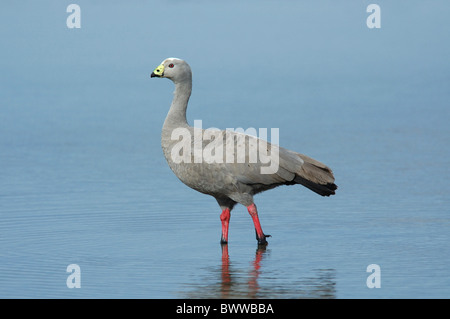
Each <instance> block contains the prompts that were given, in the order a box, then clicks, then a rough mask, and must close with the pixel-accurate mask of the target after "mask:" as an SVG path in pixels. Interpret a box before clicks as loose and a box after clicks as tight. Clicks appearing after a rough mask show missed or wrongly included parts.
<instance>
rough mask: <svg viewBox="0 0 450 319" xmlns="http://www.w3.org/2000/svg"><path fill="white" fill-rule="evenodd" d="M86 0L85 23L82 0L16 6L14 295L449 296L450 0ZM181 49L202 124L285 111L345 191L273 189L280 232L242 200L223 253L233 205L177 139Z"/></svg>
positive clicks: (0, 278) (10, 190) (6, 220)
mask: <svg viewBox="0 0 450 319" xmlns="http://www.w3.org/2000/svg"><path fill="white" fill-rule="evenodd" d="M76 3H77V4H79V5H80V8H81V28H80V29H68V28H67V26H66V18H67V16H68V15H69V13H66V7H67V5H68V4H69V3H62V2H61V1H56V0H55V1H40V2H39V3H36V2H34V1H33V2H32V1H21V2H20V3H14V4H13V3H6V4H5V3H2V4H1V10H0V21H1V22H0V24H1V25H0V26H1V27H0V38H1V39H2V40H1V48H2V49H1V50H0V88H1V89H0V90H1V94H0V297H2V298H236V297H237V298H449V297H450V276H449V275H448V265H449V264H450V248H449V244H448V243H449V239H450V238H449V233H450V200H449V195H448V194H449V193H450V186H449V182H448V179H449V177H450V169H449V167H450V165H449V164H450V160H449V158H450V148H449V144H450V128H449V125H448V123H449V120H450V110H449V107H448V101H449V100H450V90H449V87H450V60H449V59H448V56H450V41H449V31H450V30H449V27H448V23H447V20H448V16H449V14H450V4H449V3H448V2H447V1H433V3H425V2H422V1H395V3H392V1H378V2H377V3H378V4H379V5H380V7H381V10H382V11H381V12H382V13H381V18H382V24H381V26H382V27H381V29H369V28H367V26H366V18H367V16H368V13H366V7H367V5H368V4H369V3H370V2H369V1H363V2H362V3H358V4H356V3H353V2H350V1H347V2H345V3H344V4H343V3H335V2H332V1H314V2H313V1H308V2H301V3H297V2H292V1H277V2H276V3H275V2H270V1H262V2H261V1H250V2H245V3H241V2H238V1H231V2H222V3H210V2H206V1H185V2H178V1H171V2H163V1H148V2H145V3H144V2H138V3H133V4H127V5H125V4H121V3H119V2H118V1H95V2H91V1H78V2H76ZM169 56H176V57H180V58H183V59H185V60H187V61H188V62H189V63H190V65H191V67H192V69H193V75H194V91H193V95H192V98H191V101H190V106H189V109H188V120H189V121H190V122H191V123H193V121H194V120H195V119H201V120H202V121H203V127H204V128H207V127H219V128H222V129H225V128H237V127H243V128H249V127H255V128H279V130H280V144H281V145H282V146H284V147H286V148H289V149H292V150H295V151H298V152H301V153H304V154H307V155H309V156H311V157H314V158H316V159H318V160H320V161H323V162H324V163H326V164H327V165H329V166H330V167H331V168H332V169H333V171H334V173H335V176H336V183H337V184H338V185H339V189H338V192H337V194H336V196H333V197H331V198H322V197H320V196H318V195H316V194H314V193H312V192H310V191H309V190H307V189H305V188H302V187H300V186H295V187H292V186H291V187H280V188H277V189H275V190H271V191H269V192H267V193H263V194H261V195H258V196H257V197H256V204H257V205H258V209H259V213H260V219H261V223H262V227H263V229H264V231H265V232H266V233H268V234H271V235H272V237H271V238H269V245H268V246H267V248H266V249H265V250H258V249H257V245H256V240H255V233H254V229H253V224H252V221H251V218H250V217H249V216H248V213H247V211H246V209H245V208H244V207H242V206H238V207H236V208H235V210H233V212H232V216H231V224H230V234H229V235H230V237H229V239H230V240H229V245H228V247H227V250H226V251H225V250H224V251H222V249H221V246H220V244H219V240H220V229H221V228H220V219H219V214H220V210H219V207H218V206H217V203H216V202H215V200H214V199H212V198H210V197H208V196H205V195H202V194H199V193H197V192H195V191H193V190H191V189H189V188H188V187H186V186H185V185H183V184H182V183H181V182H179V181H178V179H177V178H176V177H175V176H174V175H173V174H172V172H171V171H170V169H169V168H168V166H167V164H166V162H165V160H164V158H163V154H162V150H161V148H160V130H161V127H162V123H163V121H164V118H165V115H166V113H167V110H168V107H169V105H170V101H171V98H172V95H171V93H172V91H173V85H172V83H171V82H170V81H168V80H164V79H150V78H149V74H150V73H151V71H152V70H153V69H154V68H155V67H156V66H157V65H158V64H159V63H160V62H161V61H162V60H163V59H164V58H166V57H169ZM70 264H77V265H79V266H80V269H81V274H80V283H81V288H79V289H77V288H73V289H69V288H68V287H67V285H66V280H67V278H68V276H69V275H70V274H69V273H68V272H66V268H67V266H68V265H70ZM370 264H377V265H379V266H380V270H381V277H380V282H381V288H372V289H370V288H368V287H367V285H366V280H367V278H368V276H369V275H370V273H368V272H367V271H366V268H367V266H368V265H370Z"/></svg>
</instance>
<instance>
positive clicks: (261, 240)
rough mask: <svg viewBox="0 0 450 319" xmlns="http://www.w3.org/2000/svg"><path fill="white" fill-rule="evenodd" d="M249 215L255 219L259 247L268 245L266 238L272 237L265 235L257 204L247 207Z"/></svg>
mask: <svg viewBox="0 0 450 319" xmlns="http://www.w3.org/2000/svg"><path fill="white" fill-rule="evenodd" d="M247 210H248V213H249V214H250V216H251V217H252V219H253V224H255V231H256V240H257V241H258V244H259V245H267V240H266V237H270V235H264V233H263V231H262V228H261V224H260V222H259V218H258V210H257V209H256V205H255V204H251V205H249V206H247Z"/></svg>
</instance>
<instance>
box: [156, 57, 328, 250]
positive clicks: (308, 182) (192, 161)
mask: <svg viewBox="0 0 450 319" xmlns="http://www.w3.org/2000/svg"><path fill="white" fill-rule="evenodd" d="M151 77H164V78H168V79H170V80H172V81H173V83H174V84H175V92H174V97H173V100H172V104H171V107H170V109H169V112H168V114H167V117H166V120H165V121H164V125H163V128H162V133H161V146H162V149H163V153H164V156H165V158H166V160H167V163H168V165H169V167H170V168H171V170H172V171H173V172H174V174H175V175H176V176H177V177H178V178H179V179H180V180H181V181H182V182H183V183H184V184H186V185H187V186H189V187H191V188H193V189H195V190H197V191H199V192H201V193H204V194H208V195H211V196H213V197H214V198H215V199H216V200H217V202H218V204H219V206H220V207H221V210H222V213H221V215H220V219H221V221H222V236H221V243H223V244H225V243H227V242H228V226H229V220H230V212H231V210H232V209H233V207H234V206H235V205H236V203H240V204H242V205H244V206H246V207H247V210H248V212H249V214H250V216H251V217H252V219H253V222H254V225H255V230H256V239H257V241H258V244H260V245H266V244H267V240H266V238H267V237H269V236H270V235H266V234H264V233H263V231H262V228H261V225H260V222H259V218H258V212H257V209H256V205H255V203H254V200H253V196H254V195H255V194H257V193H260V192H263V191H266V190H269V189H272V188H274V187H277V186H280V185H293V184H301V185H303V186H305V187H307V188H309V189H311V190H312V191H314V192H316V193H317V194H319V195H322V196H330V195H334V194H335V190H336V189H337V186H336V184H334V176H333V173H332V171H331V169H330V168H328V167H327V166H326V165H324V164H322V163H321V162H319V161H316V160H314V159H312V158H310V157H308V156H306V155H303V154H299V153H296V152H293V151H290V150H287V149H285V148H282V147H279V146H278V145H272V144H270V143H268V142H265V141H263V140H260V139H258V138H257V137H254V136H250V135H245V134H242V133H238V132H233V131H220V130H213V131H211V130H204V129H200V128H195V127H192V126H189V124H188V123H187V120H186V109H187V105H188V101H189V97H190V95H191V91H192V72H191V68H190V67H189V65H188V64H187V63H186V62H185V61H183V60H180V59H177V58H168V59H165V60H164V61H163V62H162V63H161V64H160V65H159V66H158V67H157V68H156V69H155V70H154V71H153V72H152V74H151ZM206 135H208V136H211V135H213V138H211V139H204V138H200V139H199V138H196V137H199V136H200V137H204V136H206ZM212 141H213V143H212ZM237 141H240V142H239V143H238V142H237ZM212 144H214V146H215V150H216V154H215V155H214V156H215V158H214V160H212V159H209V158H208V157H206V158H205V154H206V153H207V152H206V150H207V149H208V147H211V145H212ZM180 145H181V146H182V147H180ZM255 145H256V146H258V147H260V148H264V152H265V153H266V154H271V155H272V154H276V155H277V156H276V157H274V158H273V159H274V160H275V164H276V165H275V169H272V171H271V170H270V167H268V163H267V161H263V160H262V158H259V157H258V158H256V156H254V155H255V154H253V153H252V150H255V148H253V149H252V146H255ZM240 148H241V149H240ZM242 148H243V149H244V150H242ZM199 150H200V151H199ZM202 150H203V152H202ZM217 150H223V154H219V153H217ZM198 151H199V152H198ZM227 151H228V153H227ZM230 151H231V153H232V155H233V156H235V157H233V156H229V154H230ZM240 151H242V152H243V153H240V154H241V155H242V156H241V158H240V159H241V160H236V158H237V156H239V155H237V154H239V152H240ZM198 154H202V156H200V157H199V156H198ZM227 156H229V157H227ZM230 158H231V159H232V160H231V161H230ZM270 164H271V165H272V164H273V163H270Z"/></svg>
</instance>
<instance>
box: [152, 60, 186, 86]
mask: <svg viewBox="0 0 450 319" xmlns="http://www.w3.org/2000/svg"><path fill="white" fill-rule="evenodd" d="M150 77H152V78H154V77H158V78H168V79H170V80H172V81H173V82H174V83H178V82H183V81H191V79H192V72H191V68H190V66H189V64H187V63H186V62H185V61H184V60H181V59H177V58H168V59H165V60H164V61H163V62H162V63H161V64H160V65H158V66H157V67H156V68H155V70H153V72H152V74H151V75H150Z"/></svg>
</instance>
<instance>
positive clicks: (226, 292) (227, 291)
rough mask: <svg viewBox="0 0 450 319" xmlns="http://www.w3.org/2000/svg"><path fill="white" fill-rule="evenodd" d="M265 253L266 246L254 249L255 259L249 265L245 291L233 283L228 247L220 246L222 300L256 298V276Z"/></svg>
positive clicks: (238, 284)
mask: <svg viewBox="0 0 450 319" xmlns="http://www.w3.org/2000/svg"><path fill="white" fill-rule="evenodd" d="M265 252H266V246H260V245H259V246H258V249H256V255H255V259H254V260H253V261H252V263H251V265H252V267H251V269H250V272H249V276H248V282H247V289H245V288H244V287H243V286H242V284H241V283H237V282H236V283H234V282H233V280H232V276H231V273H230V256H229V254H228V245H227V244H224V245H222V282H221V297H222V298H224V299H225V298H236V297H239V298H257V295H258V291H259V285H258V276H259V274H260V268H261V260H262V258H263V255H264V253H265ZM246 277H247V276H246ZM230 295H232V296H230Z"/></svg>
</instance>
